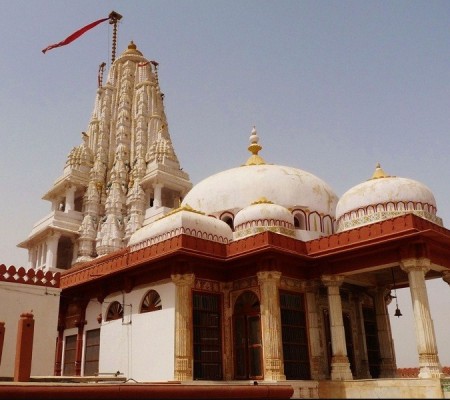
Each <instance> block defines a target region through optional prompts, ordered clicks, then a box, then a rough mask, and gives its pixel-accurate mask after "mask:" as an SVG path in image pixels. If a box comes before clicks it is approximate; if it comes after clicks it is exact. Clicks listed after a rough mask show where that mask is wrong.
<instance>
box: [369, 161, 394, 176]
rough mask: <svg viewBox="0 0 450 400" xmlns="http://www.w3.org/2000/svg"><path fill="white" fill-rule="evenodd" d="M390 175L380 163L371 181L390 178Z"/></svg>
mask: <svg viewBox="0 0 450 400" xmlns="http://www.w3.org/2000/svg"><path fill="white" fill-rule="evenodd" d="M389 176H390V175H388V174H386V172H384V170H383V168H381V165H380V163H377V165H376V167H375V172H374V173H373V175H372V177H371V178H370V179H379V178H389Z"/></svg>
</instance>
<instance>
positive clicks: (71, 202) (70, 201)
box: [64, 186, 77, 213]
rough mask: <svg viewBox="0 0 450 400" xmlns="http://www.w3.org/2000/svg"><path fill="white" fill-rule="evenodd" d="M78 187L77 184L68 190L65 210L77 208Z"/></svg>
mask: <svg viewBox="0 0 450 400" xmlns="http://www.w3.org/2000/svg"><path fill="white" fill-rule="evenodd" d="M76 190H77V188H76V187H75V186H70V187H68V188H67V190H66V204H65V207H64V212H66V213H67V212H69V211H72V210H74V209H75V192H76Z"/></svg>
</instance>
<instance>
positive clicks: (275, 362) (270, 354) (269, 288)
mask: <svg viewBox="0 0 450 400" xmlns="http://www.w3.org/2000/svg"><path fill="white" fill-rule="evenodd" d="M257 276H258V283H259V286H260V290H261V323H262V329H263V334H264V341H263V346H264V358H265V363H264V367H265V371H264V379H265V380H272V381H282V380H286V375H284V365H283V350H282V349H283V343H282V340H281V312H280V296H279V293H278V287H279V285H280V278H281V273H280V272H276V271H270V272H258V274H257Z"/></svg>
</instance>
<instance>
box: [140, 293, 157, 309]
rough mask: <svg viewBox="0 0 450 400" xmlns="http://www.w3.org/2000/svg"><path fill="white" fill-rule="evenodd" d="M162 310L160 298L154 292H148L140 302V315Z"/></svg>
mask: <svg viewBox="0 0 450 400" xmlns="http://www.w3.org/2000/svg"><path fill="white" fill-rule="evenodd" d="M158 310H162V304H161V297H160V295H159V293H158V292H157V291H156V290H149V291H148V292H147V294H146V295H145V296H144V299H143V300H142V304H141V309H140V313H146V312H152V311H158Z"/></svg>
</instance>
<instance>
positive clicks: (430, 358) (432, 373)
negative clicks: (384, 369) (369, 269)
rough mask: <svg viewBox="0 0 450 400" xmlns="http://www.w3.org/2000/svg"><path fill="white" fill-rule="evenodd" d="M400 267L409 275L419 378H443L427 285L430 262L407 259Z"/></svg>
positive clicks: (424, 259) (423, 259)
mask: <svg viewBox="0 0 450 400" xmlns="http://www.w3.org/2000/svg"><path fill="white" fill-rule="evenodd" d="M400 267H401V268H402V269H403V271H405V272H407V273H408V280H409V288H410V292H411V300H412V305H413V311H414V322H415V327H416V337H417V349H418V352H419V367H420V372H419V378H438V377H441V375H442V367H441V364H440V362H439V357H438V351H437V345H436V336H435V333H434V326H433V320H432V319H431V314H430V306H429V303H428V294H427V288H426V285H425V274H426V273H427V272H428V271H429V269H430V260H429V259H427V258H410V259H405V260H402V261H401V263H400Z"/></svg>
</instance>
